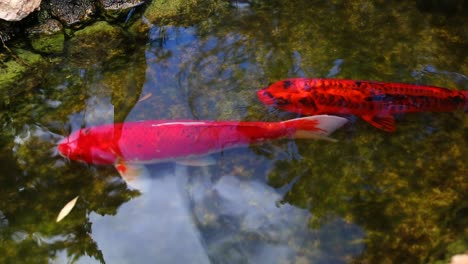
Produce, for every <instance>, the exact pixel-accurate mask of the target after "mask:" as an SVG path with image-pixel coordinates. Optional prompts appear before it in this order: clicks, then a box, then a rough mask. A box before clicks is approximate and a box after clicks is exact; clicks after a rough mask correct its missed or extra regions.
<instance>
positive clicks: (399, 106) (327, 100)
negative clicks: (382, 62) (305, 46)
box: [257, 78, 468, 132]
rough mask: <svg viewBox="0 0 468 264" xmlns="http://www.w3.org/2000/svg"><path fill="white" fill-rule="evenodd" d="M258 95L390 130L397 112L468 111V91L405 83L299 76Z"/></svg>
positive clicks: (282, 104)
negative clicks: (364, 121) (358, 118)
mask: <svg viewBox="0 0 468 264" xmlns="http://www.w3.org/2000/svg"><path fill="white" fill-rule="evenodd" d="M257 95H258V98H259V99H260V100H261V101H262V102H263V103H265V104H267V105H273V106H275V107H277V108H279V109H282V110H286V111H290V112H296V113H299V114H301V115H319V114H337V115H340V114H344V115H346V114H351V115H357V116H360V117H361V118H362V119H364V120H366V121H367V122H369V123H370V124H371V125H373V126H375V127H377V128H380V129H383V130H385V131H388V132H393V131H395V119H394V117H393V115H395V114H401V113H412V112H425V111H427V112H448V111H454V110H457V109H462V110H463V109H464V110H465V111H466V110H468V91H460V90H450V89H447V88H441V87H435V86H423V85H413V84H403V83H384V82H374V81H355V80H338V79H308V78H295V79H286V80H282V81H278V82H275V83H273V84H272V85H270V86H268V87H266V88H264V89H261V90H259V91H258V93H257Z"/></svg>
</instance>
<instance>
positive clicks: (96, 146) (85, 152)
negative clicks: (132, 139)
mask: <svg viewBox="0 0 468 264" xmlns="http://www.w3.org/2000/svg"><path fill="white" fill-rule="evenodd" d="M103 132H104V131H100V130H98V129H93V128H83V129H80V130H78V131H75V132H73V133H72V134H71V135H70V136H68V137H66V138H65V139H62V140H61V141H60V142H59V144H58V146H57V149H58V152H59V153H60V155H61V156H63V157H65V158H68V159H70V160H76V161H83V162H86V163H93V164H113V163H114V162H115V160H116V159H117V155H116V153H115V151H113V148H112V144H111V142H110V141H109V139H111V138H112V135H110V134H109V133H103Z"/></svg>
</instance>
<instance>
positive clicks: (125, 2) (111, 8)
mask: <svg viewBox="0 0 468 264" xmlns="http://www.w3.org/2000/svg"><path fill="white" fill-rule="evenodd" d="M144 3H145V0H99V4H100V7H101V10H102V11H103V13H104V16H105V17H106V18H109V19H111V20H112V19H118V18H122V17H123V18H126V17H128V12H129V11H130V9H132V8H134V7H137V6H140V5H142V4H144Z"/></svg>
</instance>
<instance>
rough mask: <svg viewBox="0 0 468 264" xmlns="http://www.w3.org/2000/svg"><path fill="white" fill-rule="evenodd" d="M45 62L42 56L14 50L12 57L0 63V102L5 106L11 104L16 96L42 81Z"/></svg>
mask: <svg viewBox="0 0 468 264" xmlns="http://www.w3.org/2000/svg"><path fill="white" fill-rule="evenodd" d="M44 65H45V62H44V60H43V58H42V56H41V55H38V54H36V53H33V52H30V51H27V50H22V49H17V50H12V54H11V55H10V56H6V57H4V58H3V60H2V61H0V100H2V101H1V103H3V104H6V105H8V104H10V103H11V100H12V99H14V97H15V96H17V95H18V94H21V93H22V92H23V91H25V90H28V89H30V88H32V87H34V86H35V85H37V84H38V83H39V81H40V78H38V76H41V75H42V71H41V70H36V69H44V67H43V66H44Z"/></svg>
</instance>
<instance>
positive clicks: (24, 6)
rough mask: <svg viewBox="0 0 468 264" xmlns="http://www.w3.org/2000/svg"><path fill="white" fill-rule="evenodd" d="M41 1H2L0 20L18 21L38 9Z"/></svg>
mask: <svg viewBox="0 0 468 264" xmlns="http://www.w3.org/2000/svg"><path fill="white" fill-rule="evenodd" d="M40 4H41V0H2V1H0V19H4V20H8V21H20V20H21V19H23V18H25V17H26V16H27V15H29V14H30V13H32V12H33V11H35V10H36V9H38V8H39V5H40Z"/></svg>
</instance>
